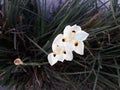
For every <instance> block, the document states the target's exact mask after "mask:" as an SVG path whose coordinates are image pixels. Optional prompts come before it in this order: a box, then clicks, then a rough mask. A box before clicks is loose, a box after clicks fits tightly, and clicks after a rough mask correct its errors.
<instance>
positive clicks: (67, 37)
mask: <svg viewBox="0 0 120 90" xmlns="http://www.w3.org/2000/svg"><path fill="white" fill-rule="evenodd" d="M88 36H89V34H88V33H87V32H85V31H83V30H81V27H80V26H78V25H73V26H70V25H68V26H66V27H65V29H64V31H63V34H58V35H57V36H56V38H55V39H54V41H53V43H52V51H53V52H52V53H50V54H49V55H48V62H49V63H50V65H51V66H53V65H54V64H55V63H57V61H61V62H63V61H64V60H66V61H72V59H73V53H72V52H73V51H74V52H76V53H77V54H80V55H83V54H84V43H83V41H84V40H85V39H86V38H87V37H88Z"/></svg>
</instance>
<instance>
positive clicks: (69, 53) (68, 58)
mask: <svg viewBox="0 0 120 90" xmlns="http://www.w3.org/2000/svg"><path fill="white" fill-rule="evenodd" d="M63 56H64V59H65V60H66V61H72V59H73V54H72V51H69V50H66V51H63Z"/></svg>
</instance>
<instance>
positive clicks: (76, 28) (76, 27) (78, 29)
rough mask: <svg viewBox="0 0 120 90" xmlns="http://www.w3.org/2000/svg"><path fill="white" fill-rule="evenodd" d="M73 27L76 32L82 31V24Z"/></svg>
mask: <svg viewBox="0 0 120 90" xmlns="http://www.w3.org/2000/svg"><path fill="white" fill-rule="evenodd" d="M71 29H72V30H75V31H76V32H79V31H81V27H80V26H78V25H76V24H75V25H73V26H72V27H71Z"/></svg>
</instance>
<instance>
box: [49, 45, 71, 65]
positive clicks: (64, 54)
mask: <svg viewBox="0 0 120 90" xmlns="http://www.w3.org/2000/svg"><path fill="white" fill-rule="evenodd" d="M52 50H53V52H52V53H50V54H49V55H48V62H49V63H50V65H51V66H53V65H54V64H55V63H57V61H61V62H63V61H64V59H65V60H68V61H71V60H72V59H73V54H72V52H71V51H69V50H66V49H65V47H64V46H63V45H57V44H53V45H52Z"/></svg>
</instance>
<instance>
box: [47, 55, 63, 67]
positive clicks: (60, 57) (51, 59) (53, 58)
mask: <svg viewBox="0 0 120 90" xmlns="http://www.w3.org/2000/svg"><path fill="white" fill-rule="evenodd" d="M57 61H61V62H63V61H64V58H63V55H61V54H56V53H50V54H49V55H48V62H49V63H50V65H51V66H53V65H54V64H55V63H57Z"/></svg>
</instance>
